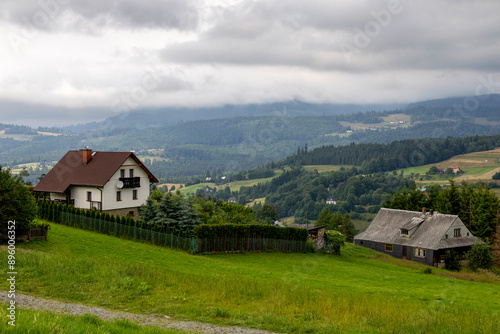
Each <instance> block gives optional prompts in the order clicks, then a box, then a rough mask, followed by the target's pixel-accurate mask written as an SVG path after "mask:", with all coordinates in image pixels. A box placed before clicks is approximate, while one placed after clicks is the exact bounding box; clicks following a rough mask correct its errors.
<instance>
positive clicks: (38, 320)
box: [0, 303, 186, 334]
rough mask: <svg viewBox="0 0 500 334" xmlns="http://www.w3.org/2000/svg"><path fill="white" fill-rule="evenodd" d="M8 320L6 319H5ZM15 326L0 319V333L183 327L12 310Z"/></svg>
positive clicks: (0, 312) (145, 333)
mask: <svg viewBox="0 0 500 334" xmlns="http://www.w3.org/2000/svg"><path fill="white" fill-rule="evenodd" d="M0 305H1V307H0V318H2V319H8V318H7V307H8V305H7V304H3V303H0ZM9 321H10V319H9ZM15 324H16V326H11V325H9V324H7V321H0V332H1V333H19V334H21V333H23V334H24V333H51V334H66V333H82V334H83V333H93V334H108V333H116V334H135V333H141V334H181V333H186V332H184V331H180V330H175V329H160V328H158V327H149V326H140V325H137V324H135V323H132V322H130V321H128V320H115V321H103V320H101V319H99V318H98V317H97V316H94V315H90V314H85V315H82V316H73V315H66V314H64V315H63V314H54V313H50V312H42V311H34V310H24V309H19V308H18V309H17V310H16V322H15Z"/></svg>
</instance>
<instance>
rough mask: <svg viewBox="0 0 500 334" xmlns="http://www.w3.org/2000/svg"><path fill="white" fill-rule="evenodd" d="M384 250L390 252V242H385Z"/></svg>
mask: <svg viewBox="0 0 500 334" xmlns="http://www.w3.org/2000/svg"><path fill="white" fill-rule="evenodd" d="M385 251H386V252H392V244H385Z"/></svg>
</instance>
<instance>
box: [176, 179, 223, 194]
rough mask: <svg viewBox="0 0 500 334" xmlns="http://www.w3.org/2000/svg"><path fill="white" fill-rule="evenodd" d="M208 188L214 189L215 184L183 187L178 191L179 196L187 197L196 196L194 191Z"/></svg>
mask: <svg viewBox="0 0 500 334" xmlns="http://www.w3.org/2000/svg"><path fill="white" fill-rule="evenodd" d="M207 186H208V187H210V188H213V187H215V183H208V182H207V183H198V184H193V185H192V186H188V187H184V188H182V189H179V190H180V192H181V194H183V195H188V194H196V191H197V190H198V189H204V188H205V187H207Z"/></svg>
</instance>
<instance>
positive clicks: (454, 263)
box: [444, 250, 461, 271]
mask: <svg viewBox="0 0 500 334" xmlns="http://www.w3.org/2000/svg"><path fill="white" fill-rule="evenodd" d="M444 263H445V264H446V269H448V270H454V271H460V269H461V266H460V260H459V258H458V255H457V253H456V252H455V251H454V250H450V252H449V253H448V254H446V256H445V257H444Z"/></svg>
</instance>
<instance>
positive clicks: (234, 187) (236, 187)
mask: <svg viewBox="0 0 500 334" xmlns="http://www.w3.org/2000/svg"><path fill="white" fill-rule="evenodd" d="M282 173H283V171H282V170H281V169H279V170H275V171H274V175H273V176H271V177H266V178H261V179H253V180H241V181H233V182H230V183H226V184H222V185H220V186H217V189H224V188H226V187H229V188H230V189H231V191H240V188H241V187H251V186H254V185H257V184H259V183H266V182H269V181H271V180H272V179H274V178H275V177H278V176H280V175H281V174H282ZM206 186H208V187H210V188H213V187H215V186H216V185H215V183H211V182H209V183H199V184H194V185H192V186H188V187H185V188H182V189H180V191H181V194H183V195H188V194H196V191H197V190H198V189H203V188H205V187H206Z"/></svg>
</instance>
